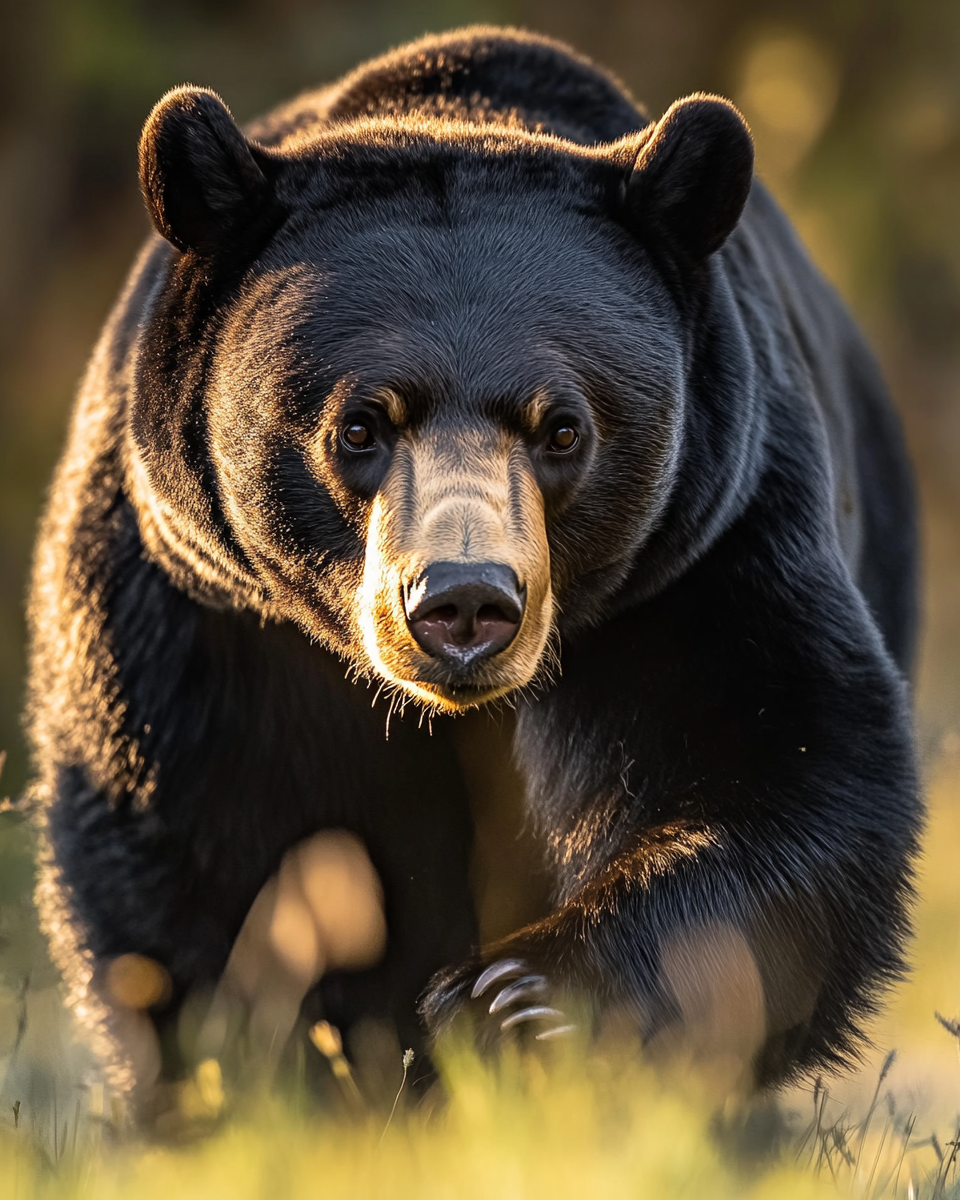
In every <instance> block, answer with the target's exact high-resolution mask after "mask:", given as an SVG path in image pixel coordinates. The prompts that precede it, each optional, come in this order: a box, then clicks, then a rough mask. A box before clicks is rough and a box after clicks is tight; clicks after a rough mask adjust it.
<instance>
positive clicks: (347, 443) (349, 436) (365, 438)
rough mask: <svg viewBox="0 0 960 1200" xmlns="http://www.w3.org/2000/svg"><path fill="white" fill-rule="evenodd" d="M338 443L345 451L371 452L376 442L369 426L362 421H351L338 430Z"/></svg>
mask: <svg viewBox="0 0 960 1200" xmlns="http://www.w3.org/2000/svg"><path fill="white" fill-rule="evenodd" d="M340 441H341V443H342V444H343V446H344V447H345V448H346V449H347V450H352V451H354V452H357V451H359V450H371V449H372V448H373V447H374V446H375V445H376V440H375V438H374V436H373V434H372V433H371V432H370V428H369V426H367V425H365V424H364V423H363V422H362V421H351V422H350V423H349V424H348V425H344V427H343V428H342V429H341V430H340Z"/></svg>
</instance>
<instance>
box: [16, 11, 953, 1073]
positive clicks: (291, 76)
mask: <svg viewBox="0 0 960 1200" xmlns="http://www.w3.org/2000/svg"><path fill="white" fill-rule="evenodd" d="M472 22H491V23H498V24H513V25H519V26H523V27H526V28H529V29H534V30H539V31H542V32H544V33H547V34H551V35H553V36H555V37H558V38H561V39H564V40H567V41H569V42H571V43H572V44H573V45H574V46H576V47H577V48H578V49H579V50H581V51H583V52H585V53H586V54H588V55H590V56H592V57H593V58H595V59H596V60H597V61H599V62H600V63H602V64H605V65H606V66H608V67H609V68H611V69H612V70H613V71H614V72H616V73H617V74H618V75H619V76H620V78H621V79H622V80H623V81H624V82H625V83H626V84H627V85H628V86H629V88H630V89H631V90H632V91H633V93H634V95H635V96H636V97H637V98H639V99H640V100H641V101H642V102H643V103H644V104H645V105H646V106H647V107H648V109H649V111H650V112H651V114H652V115H657V114H659V113H660V112H661V111H662V110H663V109H664V108H666V106H667V105H668V104H669V103H670V102H671V101H672V100H673V99H675V98H676V97H678V96H681V95H684V94H686V93H689V92H692V91H697V90H706V91H711V92H719V93H722V94H724V95H727V96H730V97H732V98H733V99H734V101H735V102H736V103H737V104H738V105H739V106H740V107H741V108H742V110H743V112H744V113H745V115H746V116H747V119H748V120H749V122H750V124H751V126H752V129H753V132H754V135H755V138H756V142H757V149H758V163H759V170H760V173H761V175H762V176H763V177H764V178H765V179H766V181H767V182H768V184H769V185H770V186H771V187H772V189H773V191H774V192H775V193H776V195H777V196H778V197H779V199H780V200H781V202H782V203H783V204H784V205H785V207H786V208H787V210H788V211H789V213H790V214H791V216H792V217H793V219H794V221H795V222H796V224H797V226H798V228H799V229H800V232H801V234H802V236H803V238H804V239H805V241H806V243H807V245H808V246H809V248H810V251H811V253H812V255H813V256H814V258H815V259H816V260H817V262H818V263H819V264H820V266H821V267H822V269H823V270H824V272H825V273H826V274H827V275H828V276H829V278H830V279H831V280H832V281H833V282H834V283H835V284H836V286H837V287H838V288H839V290H840V292H841V293H842V294H843V296H844V297H845V298H846V300H847V301H848V302H849V304H850V305H851V306H852V308H853V310H854V311H855V313H856V314H857V315H858V317H859V319H860V321H861V323H862V325H863V327H864V328H865V330H866V332H867V335H868V337H869V338H870V340H871V342H872V344H873V346H874V348H875V350H876V352H877V353H878V355H879V357H880V359H881V361H882V363H883V366H884V369H885V371H886V375H887V378H888V379H889V381H890V384H891V387H892V389H893V392H894V395H895V397H896V400H897V403H898V405H899V408H900V411H901V413H902V414H903V418H904V422H905V425H906V430H907V436H908V439H909V442H910V446H911V449H912V452H913V456H914V461H915V462H916V465H917V470H918V474H919V480H920V488H921V493H922V502H923V513H924V558H925V622H926V624H925V632H924V641H923V648H922V654H921V661H920V669H919V677H918V690H917V702H918V712H919V736H920V742H921V746H922V750H923V754H924V761H925V764H926V767H927V770H928V773H929V775H930V778H931V779H933V780H940V781H942V780H944V779H951V780H953V781H954V782H953V783H952V784H951V785H950V786H949V787H947V785H946V784H942V783H941V784H937V786H939V787H940V789H941V794H942V797H943V800H942V805H941V807H942V808H943V810H944V814H945V815H944V816H943V818H942V820H943V821H946V824H942V825H939V826H938V829H939V830H940V831H941V832H943V833H944V834H946V833H949V835H950V837H949V839H948V840H947V842H946V843H944V842H943V841H942V839H941V841H940V842H939V843H938V846H937V852H938V853H940V854H941V855H944V854H946V855H947V857H943V858H942V862H941V866H940V868H938V869H939V870H940V875H941V876H942V879H941V881H940V884H937V886H936V887H935V888H933V891H932V892H931V895H932V896H933V900H931V901H930V903H933V904H934V908H935V910H936V911H935V913H934V909H931V908H929V906H928V909H926V910H925V912H927V913H928V914H929V913H933V914H934V915H930V916H928V917H924V918H923V920H924V921H927V922H928V924H929V925H930V929H931V930H934V932H933V933H931V934H930V936H931V937H932V938H933V941H932V942H929V941H927V942H923V944H922V946H921V951H920V956H921V958H923V956H924V955H926V956H927V958H929V960H930V962H931V963H933V964H936V967H935V968H934V967H933V966H931V967H930V970H931V971H934V974H935V975H936V981H937V982H935V983H933V982H930V983H929V988H928V990H927V991H922V989H921V991H922V999H917V998H916V996H917V994H916V993H914V994H913V995H914V999H913V1000H911V1001H910V1002H909V1003H912V1004H914V1005H915V1006H918V1005H919V1006H920V1007H918V1008H917V1012H918V1013H919V1012H920V1010H921V1008H922V1010H923V1012H924V1013H926V1012H927V1010H928V1009H932V1007H934V1006H935V1005H936V1006H939V1007H941V1008H946V1009H949V1010H950V1011H952V1006H953V1004H954V1003H955V1004H956V1006H958V1007H960V972H958V962H960V929H958V921H957V915H958V911H960V894H958V892H957V883H956V880H955V876H956V875H957V872H956V871H954V870H953V868H952V858H953V854H952V850H951V847H952V846H956V845H957V837H960V824H958V823H957V821H956V820H955V819H954V817H953V815H952V814H953V812H955V811H956V809H958V808H960V789H958V787H957V786H955V784H956V780H957V778H958V777H960V4H958V3H957V2H956V0H550V2H549V3H548V2H547V0H446V2H444V0H368V2H365V3H363V2H361V3H358V2H356V0H165V3H163V4H155V3H148V2H146V0H30V3H29V4H25V3H23V2H22V0H0V750H6V751H7V761H6V767H5V770H4V774H3V777H2V779H0V794H9V795H12V796H16V794H17V793H18V792H19V791H20V790H21V789H22V787H23V785H24V783H25V781H26V779H27V774H28V764H27V761H26V756H25V751H24V747H23V742H22V737H21V732H20V727H19V710H20V706H21V702H22V679H23V671H24V650H23V641H24V622H23V598H24V591H25V586H26V578H27V573H28V568H29V562H30V554H31V545H32V541H33V538H34V531H35V527H36V522H37V517H38V514H39V511H40V508H41V506H42V503H43V497H44V491H45V488H46V486H47V482H48V479H49V477H50V473H51V470H52V468H53V465H54V462H55V460H56V458H57V455H58V453H59V450H60V447H61V445H62V443H63V440H64V433H65V426H66V421H67V415H68V412H69V408H70V404H71V400H72V395H73V392H74V389H75V386H76V383H77V380H78V377H79V375H80V373H81V371H82V370H83V366H84V362H85V359H86V357H87V354H88V353H89V351H90V349H91V347H92V344H93V341H94V339H95V337H96V334H97V331H98V329H99V327H100V325H101V323H102V321H103V319H104V317H105V315H106V313H107V311H108V309H109V307H110V304H111V302H112V300H113V297H114V295H115V293H116V291H117V289H118V288H119V286H120V283H121V281H122V279H123V276H124V274H125V272H126V269H127V267H128V265H129V262H130V260H131V257H132V255H133V253H134V251H135V250H136V247H137V245H138V243H139V241H140V240H141V239H142V237H143V236H144V234H145V233H146V228H147V225H146V219H145V217H144V215H143V211H142V206H141V203H140V200H139V195H138V191H137V182H136V147H137V139H138V135H139V131H140V126H141V124H142V122H143V120H144V118H145V116H146V115H147V113H148V112H149V110H150V108H151V106H152V105H153V103H154V102H155V101H156V100H157V99H158V98H159V96H160V95H161V94H162V93H163V92H164V91H165V90H166V89H167V88H169V87H172V86H173V85H176V84H180V83H184V82H191V83H197V84H204V85H209V86H211V87H213V88H215V89H216V90H217V91H218V92H219V93H220V94H221V95H222V96H223V97H224V98H225V100H226V101H227V103H228V104H229V105H230V106H231V108H232V109H233V112H234V114H235V115H236V116H237V118H238V119H240V120H245V119H248V118H251V117H253V116H255V115H256V114H257V113H258V112H260V111H261V110H263V109H264V108H266V107H268V106H270V105H272V104H274V103H275V102H277V101H280V100H282V99H284V98H286V97H288V96H290V95H292V94H293V93H295V92H297V91H298V90H301V89H304V88H307V87H309V86H312V85H315V84H317V83H321V82H325V81H329V80H332V79H333V78H335V77H336V76H338V75H339V74H341V73H342V72H344V71H346V70H348V69H349V68H351V67H353V66H354V65H356V64H357V63H358V62H359V61H361V60H362V59H364V58H366V57H368V56H370V55H373V54H377V53H380V52H382V51H384V50H386V49H388V48H390V47H391V46H394V45H396V44H398V43H400V42H402V41H405V40H407V39H409V38H412V37H415V36H417V35H419V34H422V33H424V32H427V31H437V30H441V29H444V28H449V27H453V26H457V25H463V24H468V23H472ZM936 812H937V813H939V812H940V809H936ZM937 820H941V818H940V817H939V816H937ZM938 861H940V860H938ZM931 878H933V877H932V876H931ZM30 883H31V865H30V860H29V838H28V835H27V832H26V829H25V827H24V826H23V825H22V824H21V823H19V822H18V819H17V818H16V816H15V815H14V814H7V815H6V816H4V815H3V814H0V939H2V941H0V972H2V976H3V979H4V980H5V988H4V989H3V990H2V991H0V1061H2V1059H3V1056H5V1055H9V1054H10V1052H11V1047H12V1045H13V1044H14V1042H15V1041H16V1038H17V1031H18V1029H19V1028H20V1024H21V1023H22V1021H23V1020H25V1019H26V1018H25V1012H26V1009H25V1008H24V1003H23V997H24V995H26V994H27V992H28V991H31V992H33V993H36V994H38V995H39V994H40V993H42V992H44V989H47V993H48V994H49V995H50V996H51V997H53V996H54V995H55V992H54V990H53V989H52V988H51V985H52V983H53V979H52V977H51V975H50V973H49V972H50V969H49V967H46V966H44V963H43V957H42V953H41V951H40V950H39V948H38V947H39V943H38V942H37V940H36V935H35V933H34V932H33V925H32V915H31V910H30V901H29V893H30ZM931 886H932V885H931ZM938 889H939V890H938ZM937 906H939V907H937ZM924 928H926V926H924ZM924 961H926V959H924ZM928 975H929V973H928ZM928 975H924V976H923V979H927V980H928V982H929V981H930V980H933V978H934V976H933V975H929V978H928ZM924 986H926V985H924ZM928 992H929V995H928ZM938 997H939V998H938ZM50 1003H55V1000H53V999H51V1000H50ZM918 1019H919V1017H918ZM923 1019H924V1020H926V1019H927V1017H926V1016H924V1017H923ZM21 1033H22V1031H21ZM947 1044H948V1043H947V1042H944V1043H943V1048H946V1046H947ZM0 1082H2V1081H0Z"/></svg>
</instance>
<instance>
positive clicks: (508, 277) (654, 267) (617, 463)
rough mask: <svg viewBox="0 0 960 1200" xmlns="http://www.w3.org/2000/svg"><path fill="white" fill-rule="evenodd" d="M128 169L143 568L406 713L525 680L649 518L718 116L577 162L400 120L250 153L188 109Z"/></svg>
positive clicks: (665, 489)
mask: <svg viewBox="0 0 960 1200" xmlns="http://www.w3.org/2000/svg"><path fill="white" fill-rule="evenodd" d="M198 131H199V132H198ZM198 146H199V147H200V148H201V150H202V153H198V149H197V147H198ZM141 159H142V163H143V182H144V190H145V193H146V196H147V200H148V204H149V206H150V211H151V214H152V216H153V219H154V223H155V225H156V227H157V229H158V230H159V231H160V232H161V233H162V234H164V236H165V237H166V238H167V239H168V240H169V241H171V242H173V244H174V245H175V246H177V247H178V248H179V249H180V251H181V253H180V255H179V256H178V257H177V259H176V261H175V262H174V263H173V264H172V266H171V269H170V274H169V279H168V282H167V284H166V287H165V290H164V291H163V292H162V293H161V295H160V296H159V297H158V298H157V300H156V302H155V306H154V311H153V314H152V319H151V321H150V322H149V324H148V327H147V329H146V331H145V334H144V339H143V345H142V348H141V372H140V379H139V385H140V386H139V388H138V391H137V395H136V398H135V400H134V403H133V406H132V413H131V421H130V429H131V435H132V436H131V456H130V457H131V462H132V463H133V473H134V476H135V487H136V488H137V491H138V494H139V498H140V507H141V510H142V511H144V512H147V513H150V514H154V516H155V518H156V519H155V521H154V522H153V526H154V528H153V538H152V539H151V537H150V531H149V530H148V531H147V533H146V540H147V543H148V545H149V544H151V540H152V541H153V543H154V545H155V546H157V544H158V543H159V554H160V556H161V558H162V557H163V556H164V555H167V556H172V557H173V558H175V559H176V558H179V559H181V560H183V561H185V562H187V563H188V564H189V566H190V569H191V570H192V571H193V573H194V574H196V573H197V568H198V564H200V565H201V567H203V566H205V568H206V570H207V573H208V575H209V576H210V577H211V578H212V580H213V583H214V588H215V590H217V591H220V592H221V593H222V592H225V593H226V594H227V595H228V596H229V597H230V602H231V603H236V602H237V599H238V597H243V599H244V601H245V602H246V603H247V604H249V605H250V606H251V607H254V608H256V609H258V610H259V611H261V612H262V613H267V614H269V615H272V616H280V617H283V618H286V619H290V620H293V621H295V622H296V623H297V624H298V625H300V627H301V628H302V629H304V631H305V632H307V633H308V634H309V635H310V636H312V637H316V638H318V639H319V640H321V641H322V642H323V643H324V644H325V645H327V646H328V647H330V648H332V649H334V650H335V651H337V652H338V653H340V654H341V655H343V656H344V657H346V658H348V659H349V661H350V662H351V664H352V665H353V667H354V668H355V669H356V671H357V672H358V673H359V674H360V675H363V676H368V677H373V678H375V679H378V680H379V681H381V682H383V683H386V684H388V685H390V686H392V687H395V688H396V689H398V690H399V691H400V692H401V693H402V694H403V695H406V696H410V697H413V698H414V699H416V700H417V701H419V702H422V703H424V704H426V705H428V706H435V707H436V708H439V709H446V710H453V711H456V710H458V709H462V708H465V707H470V706H472V705H476V704H479V703H484V702H486V701H489V700H492V699H494V698H496V697H499V696H502V695H505V694H507V693H510V692H512V691H515V690H516V689H518V688H522V687H525V686H527V685H529V684H531V682H535V681H536V680H538V678H540V679H542V678H543V677H544V676H548V675H549V670H550V664H551V662H552V660H553V655H552V654H551V646H552V644H553V639H554V634H555V632H557V631H559V633H560V634H561V635H562V634H564V633H567V632H570V631H576V630H577V629H582V628H584V627H585V626H588V625H590V624H592V623H595V622H596V621H597V620H598V619H599V618H600V617H601V616H602V615H603V612H604V606H605V603H606V602H607V600H608V599H609V598H610V597H611V596H612V595H613V594H614V593H615V592H616V591H617V590H618V589H619V588H620V587H621V585H622V583H623V580H624V578H625V577H626V575H627V573H628V572H629V571H630V570H631V568H633V567H634V565H635V562H636V559H637V556H638V552H639V551H640V550H641V548H642V547H643V546H644V544H645V543H646V541H647V540H648V539H649V537H650V535H651V533H652V532H653V531H654V529H656V528H657V526H658V524H659V523H661V522H662V519H663V515H664V512H665V510H666V508H667V506H668V505H669V503H670V501H671V497H672V494H673V490H674V484H675V481H676V478H677V475H678V470H679V464H680V462H681V457H682V446H683V440H684V427H685V419H686V408H687V398H688V391H689V388H688V381H687V378H686V375H687V370H688V366H689V357H690V343H691V339H692V336H693V334H692V327H693V324H694V323H695V322H694V317H693V313H692V311H691V300H690V297H691V296H695V295H696V294H697V291H698V289H699V290H703V289H709V286H710V277H709V272H708V271H707V268H706V266H705V263H706V259H707V257H708V256H709V254H710V253H711V252H712V251H713V250H714V249H715V248H716V246H717V245H718V244H719V243H720V242H722V240H723V239H724V237H725V236H726V235H727V234H728V233H729V232H730V230H731V229H732V227H733V225H734V224H735V223H736V220H737V218H738V216H739V212H740V209H741V208H742V205H743V203H744V200H745V197H746V193H747V189H748V188H749V182H750V172H751V162H752V159H751V154H750V144H749V135H748V134H747V132H746V130H745V128H744V126H743V124H742V121H741V120H740V118H739V116H738V115H737V114H736V113H735V110H733V109H732V108H731V107H730V106H729V105H727V104H726V103H724V102H721V101H715V100H711V99H703V98H699V99H693V100H690V101H687V102H684V103H680V104H678V105H676V106H674V108H673V109H671V110H670V112H669V113H668V114H667V116H666V117H664V119H663V120H662V121H661V122H660V123H659V124H658V125H657V126H655V127H653V128H651V129H647V130H645V131H641V133H640V134H638V135H636V137H635V138H634V139H632V140H631V139H625V140H624V141H623V142H621V143H615V144H613V145H611V146H600V147H588V148H585V147H580V146H577V145H574V144H573V143H565V142H563V141H561V140H560V139H556V138H545V137H542V136H536V135H532V134H529V133H527V132H523V131H517V132H516V133H513V132H505V131H499V132H498V133H497V134H496V136H494V135H491V134H490V133H489V132H484V131H482V130H478V129H476V128H473V129H470V128H467V127H457V126H453V127H451V125H450V123H449V122H447V123H441V122H434V123H431V122H429V121H423V122H421V127H418V128H415V129H414V130H411V129H409V128H403V127H399V126H398V127H397V128H395V129H393V130H391V129H385V128H384V127H383V123H382V122H378V123H376V124H375V125H374V124H370V123H368V124H367V125H364V124H363V123H362V122H361V123H359V124H357V125H356V126H353V127H348V129H347V130H346V131H343V130H334V131H332V132H329V133H326V134H324V135H323V136H321V137H320V138H319V139H317V140H316V141H314V142H311V143H308V144H306V145H301V146H297V147H296V148H294V149H285V148H281V149H280V150H271V151H267V150H265V149H263V148H260V147H258V146H256V144H253V143H249V142H248V141H247V140H246V139H245V138H243V136H242V134H241V133H240V132H239V130H238V129H237V127H236V126H235V125H234V124H233V122H232V119H231V118H230V117H229V114H228V113H227V112H226V110H225V109H224V108H223V106H222V105H221V104H220V102H219V101H218V100H217V99H216V98H215V97H213V96H212V94H210V93H204V92H198V91H196V90H187V91H180V92H176V93H172V94H171V95H170V96H169V97H167V98H165V100H164V101H162V102H161V104H160V105H159V106H158V108H157V110H156V111H155V113H154V115H153V116H152V117H151V120H150V121H149V122H148V125H147V128H146V131H145V134H144V142H143V146H142V149H141ZM711 189H712V190H711ZM679 277H682V279H683V284H684V286H683V288H682V289H680V290H678V289H677V287H676V286H673V287H672V286H671V285H672V284H674V285H675V284H676V280H677V278H679ZM681 293H682V294H681ZM558 330H564V331H566V332H565V334H564V336H562V337H558ZM171 391H173V394H172V395H171ZM171 423H172V425H173V428H174V430H177V431H179V437H178V436H177V433H171ZM191 451H192V459H193V461H191ZM201 475H202V476H203V478H200V476H201ZM191 484H192V485H193V486H192V491H193V493H194V499H191V500H190V501H189V502H188V503H187V504H184V501H183V497H184V493H185V491H187V492H189V491H190V490H191ZM196 495H202V497H203V501H204V503H203V505H198V504H197V503H196V502H195V497H196ZM211 496H213V497H214V498H215V502H214V503H213V504H211V500H210V497H211ZM204 505H205V508H206V520H205V521H204V520H202V519H201V520H198V519H197V514H198V512H201V513H202V512H203V511H204ZM188 512H189V515H186V514H187V513H188ZM200 573H202V570H201V572H200Z"/></svg>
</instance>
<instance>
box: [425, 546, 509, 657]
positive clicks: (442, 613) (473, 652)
mask: <svg viewBox="0 0 960 1200" xmlns="http://www.w3.org/2000/svg"><path fill="white" fill-rule="evenodd" d="M403 599H404V607H405V608H406V613H407V624H408V625H409V626H410V632H411V633H412V634H413V636H414V637H415V638H416V640H417V642H418V643H419V645H420V646H421V647H422V648H423V649H424V650H426V652H427V653H428V654H432V655H433V656H434V657H435V658H447V659H452V660H454V661H455V662H457V663H460V664H461V665H466V664H468V663H472V662H475V661H476V660H477V659H480V658H489V657H490V656H491V655H492V654H498V653H499V652H500V651H501V650H505V649H506V648H507V646H509V645H510V643H511V642H512V641H513V639H514V638H515V637H516V635H517V630H518V629H519V628H520V621H521V619H522V618H523V605H524V602H525V600H526V589H525V588H521V587H520V583H519V580H518V579H517V576H516V574H515V573H514V572H513V571H512V570H511V569H510V567H507V566H504V564H503V563H454V562H437V563H431V564H430V566H429V567H427V569H426V570H425V571H424V572H423V574H422V575H420V577H419V578H418V579H416V580H414V581H413V582H411V583H409V584H407V585H405V586H404V589H403Z"/></svg>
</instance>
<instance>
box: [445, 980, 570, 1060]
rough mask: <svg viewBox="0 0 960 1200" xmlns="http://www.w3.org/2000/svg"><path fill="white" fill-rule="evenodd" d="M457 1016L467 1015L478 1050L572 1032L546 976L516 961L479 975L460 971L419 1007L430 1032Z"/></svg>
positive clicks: (540, 1040)
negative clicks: (514, 1041)
mask: <svg viewBox="0 0 960 1200" xmlns="http://www.w3.org/2000/svg"><path fill="white" fill-rule="evenodd" d="M463 1012H467V1013H469V1014H470V1016H472V1018H473V1022H474V1026H475V1033H476V1039H477V1043H478V1045H479V1046H480V1048H481V1049H482V1050H493V1049H495V1048H496V1047H497V1046H498V1045H500V1044H502V1043H503V1042H504V1040H506V1038H508V1037H512V1038H514V1039H515V1038H517V1037H520V1038H532V1039H533V1040H534V1041H538V1042H546V1041H552V1040H554V1039H556V1038H563V1037H566V1036H569V1035H570V1034H572V1033H573V1032H574V1031H575V1030H576V1025H575V1024H574V1023H573V1022H572V1021H570V1020H568V1018H567V1017H566V1015H565V1013H564V1011H563V1009H561V1008H560V1007H559V1006H558V1005H557V1003H556V1000H555V996H554V988H553V986H552V984H551V982H550V980H549V979H548V978H547V976H546V975H542V974H540V973H538V972H537V971H535V970H534V969H533V968H532V967H531V966H530V964H529V963H527V962H525V961H524V960H523V959H521V958H501V959H497V960H496V961H495V962H492V963H491V964H490V965H489V966H487V967H485V968H483V969H482V970H479V971H478V969H477V968H476V967H474V968H472V969H471V968H465V969H461V970H460V971H457V972H455V973H452V974H451V975H445V976H440V977H439V978H438V979H436V980H435V981H434V984H433V987H432V988H431V991H430V994H429V995H428V997H427V1001H426V1003H425V1004H424V1015H425V1016H426V1017H427V1020H428V1023H429V1024H430V1026H431V1028H432V1029H433V1031H434V1032H441V1031H442V1030H443V1029H445V1028H446V1027H448V1026H449V1025H450V1024H452V1023H453V1021H454V1020H455V1019H456V1017H457V1015H458V1014H459V1013H463Z"/></svg>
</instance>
